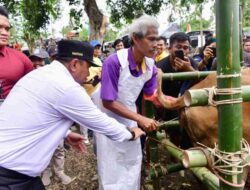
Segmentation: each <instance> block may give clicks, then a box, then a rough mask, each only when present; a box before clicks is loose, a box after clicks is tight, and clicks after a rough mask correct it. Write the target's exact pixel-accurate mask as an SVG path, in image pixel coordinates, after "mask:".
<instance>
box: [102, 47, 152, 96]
mask: <svg viewBox="0 0 250 190" xmlns="http://www.w3.org/2000/svg"><path fill="white" fill-rule="evenodd" d="M128 62H129V69H130V72H131V74H132V75H133V76H134V77H139V76H140V75H142V74H143V73H144V72H145V71H143V70H145V69H146V70H149V69H150V68H149V67H148V66H147V65H146V63H145V61H144V63H142V65H143V64H145V65H144V66H142V67H140V68H138V67H137V64H136V62H135V58H134V56H133V53H132V49H131V48H130V49H128ZM120 69H121V64H120V62H119V60H118V57H117V54H116V53H114V54H112V55H110V56H109V57H108V58H107V59H106V60H105V62H104V64H103V67H102V77H101V80H102V86H101V99H103V100H110V101H113V100H116V99H117V94H118V80H119V76H120ZM156 75H157V71H156V67H153V75H152V78H151V79H150V80H148V81H147V82H146V83H145V85H144V87H143V92H144V93H145V94H147V95H152V94H153V93H154V90H155V89H156V86H157V81H156ZM107 89H108V90H107Z"/></svg>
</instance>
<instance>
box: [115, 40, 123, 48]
mask: <svg viewBox="0 0 250 190" xmlns="http://www.w3.org/2000/svg"><path fill="white" fill-rule="evenodd" d="M121 42H122V43H123V40H122V39H116V40H115V42H114V44H113V48H115V46H116V45H117V44H119V43H121Z"/></svg>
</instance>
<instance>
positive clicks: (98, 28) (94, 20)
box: [84, 0, 108, 42]
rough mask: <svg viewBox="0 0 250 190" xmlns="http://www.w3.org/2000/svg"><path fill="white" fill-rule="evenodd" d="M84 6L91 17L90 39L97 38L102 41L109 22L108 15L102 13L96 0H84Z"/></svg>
mask: <svg viewBox="0 0 250 190" xmlns="http://www.w3.org/2000/svg"><path fill="white" fill-rule="evenodd" d="M84 7H85V11H86V13H87V15H88V17H89V27H90V36H89V39H90V40H93V39H97V40H99V41H101V42H102V41H103V38H104V33H105V31H106V27H107V24H108V17H107V16H104V15H103V14H102V12H101V11H100V10H99V8H98V6H97V4H96V1H95V0H84Z"/></svg>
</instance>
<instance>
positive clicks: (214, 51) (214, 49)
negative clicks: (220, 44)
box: [209, 47, 216, 57]
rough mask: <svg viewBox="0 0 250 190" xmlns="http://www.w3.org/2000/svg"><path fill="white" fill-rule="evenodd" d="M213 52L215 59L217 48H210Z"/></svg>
mask: <svg viewBox="0 0 250 190" xmlns="http://www.w3.org/2000/svg"><path fill="white" fill-rule="evenodd" d="M209 48H210V49H211V50H212V51H213V55H214V57H216V48H215V47H209Z"/></svg>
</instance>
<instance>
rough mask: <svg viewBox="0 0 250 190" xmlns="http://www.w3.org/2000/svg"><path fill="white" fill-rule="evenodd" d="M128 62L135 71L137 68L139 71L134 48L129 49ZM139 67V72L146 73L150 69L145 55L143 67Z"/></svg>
mask: <svg viewBox="0 0 250 190" xmlns="http://www.w3.org/2000/svg"><path fill="white" fill-rule="evenodd" d="M128 62H129V68H130V69H131V70H133V71H135V70H136V71H137V64H136V62H135V59H134V55H133V52H132V48H129V49H128ZM138 69H139V71H137V72H139V73H145V72H146V71H149V70H150V68H149V66H148V65H147V64H146V61H145V57H144V59H143V62H142V65H141V67H140V68H138Z"/></svg>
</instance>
